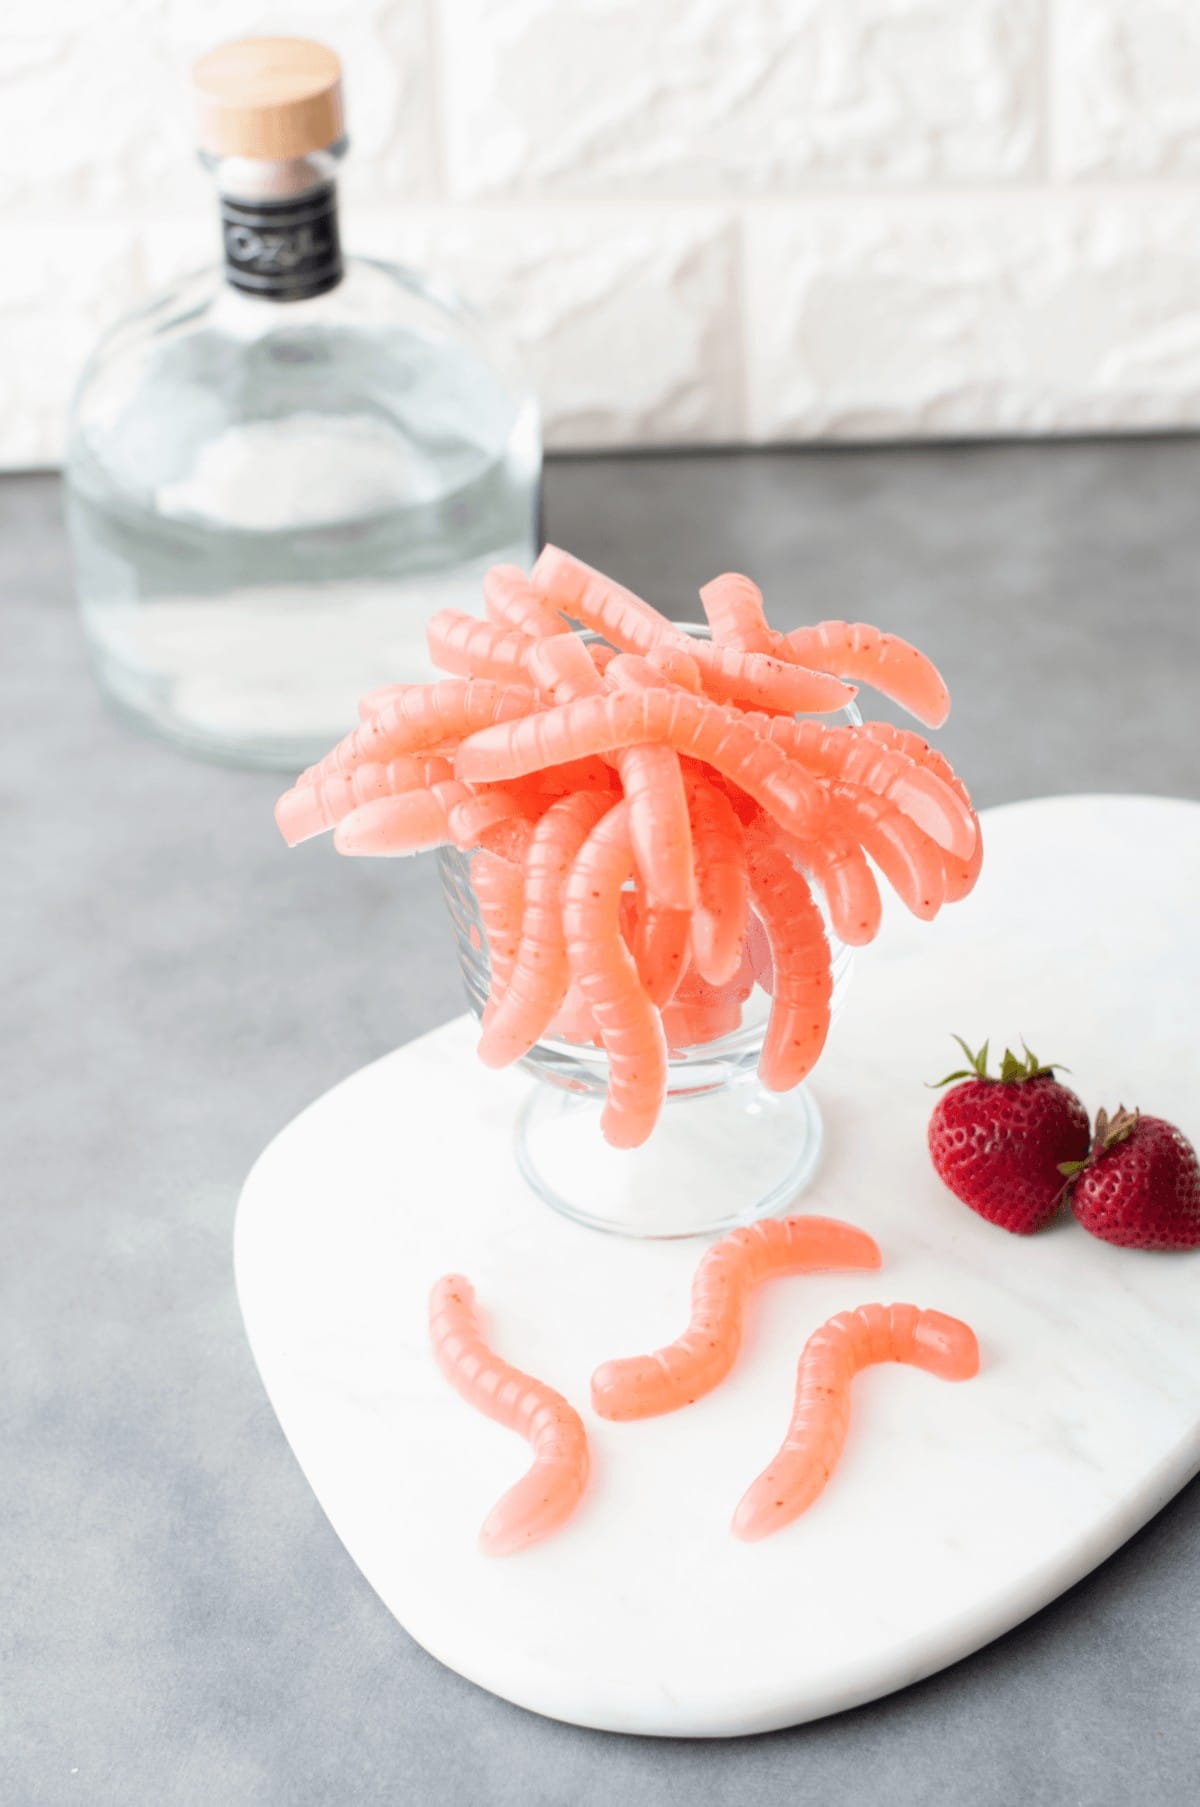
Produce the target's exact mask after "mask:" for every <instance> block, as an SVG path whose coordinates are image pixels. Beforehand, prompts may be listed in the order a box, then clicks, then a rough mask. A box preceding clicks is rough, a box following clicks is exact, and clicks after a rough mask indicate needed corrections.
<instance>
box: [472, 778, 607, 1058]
mask: <svg viewBox="0 0 1200 1807" xmlns="http://www.w3.org/2000/svg"><path fill="white" fill-rule="evenodd" d="M612 801H613V800H612V799H611V798H610V797H608V796H605V795H604V794H603V793H602V792H597V791H576V792H574V793H573V794H571V795H570V796H566V797H561V798H559V800H558V801H557V802H556V803H552V804H551V806H550V808H549V809H548V810H547V811H546V813H545V815H544V816H543V817H542V818H541V820H540V822H538V823H537V825H536V827H535V828H534V830H533V833H532V835H531V836H530V840H529V847H528V849H527V851H526V854H525V863H524V870H523V891H524V903H523V906H522V914H521V930H520V940H519V943H518V946H517V950H516V955H515V958H514V961H513V965H512V969H511V972H510V975H509V979H508V983H507V985H506V987H505V990H504V996H503V998H502V999H501V1000H500V1001H499V1003H498V1004H497V1007H496V1009H495V1011H494V1012H493V1013H492V1014H491V1015H490V1017H489V1019H488V1022H487V1023H486V1025H485V1027H484V1031H483V1034H482V1036H481V1038H480V1042H479V1058H480V1059H481V1060H482V1061H483V1062H484V1064H485V1065H486V1066H489V1067H504V1066H508V1065H510V1064H511V1062H513V1061H514V1060H520V1059H521V1057H522V1056H523V1055H525V1054H528V1052H529V1050H530V1049H531V1048H532V1047H533V1045H534V1043H535V1042H536V1041H539V1040H540V1039H541V1037H542V1036H543V1035H544V1034H545V1033H546V1031H547V1029H548V1028H549V1026H550V1024H551V1023H552V1022H553V1020H554V1017H555V1016H556V1014H557V1013H558V1011H559V1010H560V1009H561V1008H562V1005H563V1001H564V999H565V998H566V995H567V989H568V986H569V984H570V971H569V968H568V966H567V949H566V941H565V938H564V933H563V919H562V894H563V886H564V885H565V883H566V879H567V874H568V873H569V871H570V870H571V867H572V866H573V864H574V863H575V859H576V857H577V855H578V853H579V850H580V848H581V847H582V846H583V843H584V842H585V840H586V839H587V837H588V835H589V834H590V833H591V831H592V829H593V828H594V827H595V826H596V823H597V822H598V821H599V820H600V818H601V816H603V815H604V814H605V812H606V811H607V810H608V809H609V808H610V807H611V806H612Z"/></svg>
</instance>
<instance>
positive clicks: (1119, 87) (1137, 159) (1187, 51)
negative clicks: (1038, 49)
mask: <svg viewBox="0 0 1200 1807" xmlns="http://www.w3.org/2000/svg"><path fill="white" fill-rule="evenodd" d="M1053 70H1054V97H1053V98H1054V112H1055V134H1054V137H1055V150H1056V157H1055V162H1056V167H1058V168H1059V169H1061V170H1062V171H1063V172H1064V173H1066V174H1069V175H1074V176H1097V175H1099V176H1123V175H1163V176H1170V177H1174V176H1194V175H1196V174H1200V6H1197V4H1196V0H1133V4H1131V3H1130V0H1057V4H1056V13H1055V47H1054V59H1053Z"/></svg>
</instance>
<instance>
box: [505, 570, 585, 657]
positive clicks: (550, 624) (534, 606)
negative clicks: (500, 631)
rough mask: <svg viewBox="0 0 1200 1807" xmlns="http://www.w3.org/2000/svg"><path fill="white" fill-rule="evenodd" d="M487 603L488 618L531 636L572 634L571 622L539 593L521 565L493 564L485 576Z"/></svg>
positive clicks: (542, 637)
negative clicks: (564, 618) (565, 619)
mask: <svg viewBox="0 0 1200 1807" xmlns="http://www.w3.org/2000/svg"><path fill="white" fill-rule="evenodd" d="M483 606H484V608H485V609H486V610H487V614H488V619H489V620H490V621H493V622H495V623H496V624H497V625H498V626H500V627H507V628H513V629H515V630H516V632H517V633H519V634H528V635H529V636H530V638H531V639H534V640H544V639H545V638H546V637H547V635H550V634H569V633H570V632H571V629H570V625H569V624H568V623H567V622H565V621H564V620H563V618H562V616H561V615H560V614H559V613H558V611H557V609H555V608H554V607H552V606H550V605H548V604H547V603H546V601H545V600H544V598H543V597H541V596H539V595H538V593H537V591H536V590H535V589H534V587H533V585H532V584H531V583H530V581H529V579H528V578H527V577H526V575H525V573H524V571H522V570H521V568H520V566H519V565H492V566H491V568H490V569H489V570H487V571H485V572H484V576H483Z"/></svg>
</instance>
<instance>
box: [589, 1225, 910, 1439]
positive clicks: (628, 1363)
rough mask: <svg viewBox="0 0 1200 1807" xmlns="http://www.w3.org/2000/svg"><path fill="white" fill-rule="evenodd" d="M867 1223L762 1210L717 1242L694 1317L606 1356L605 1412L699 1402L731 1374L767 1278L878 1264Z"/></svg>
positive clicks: (620, 1416)
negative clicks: (643, 1345)
mask: <svg viewBox="0 0 1200 1807" xmlns="http://www.w3.org/2000/svg"><path fill="white" fill-rule="evenodd" d="M880 1262H881V1257H880V1253H879V1248H878V1245H877V1244H876V1243H875V1241H874V1240H873V1239H872V1238H871V1237H870V1236H868V1235H867V1233H866V1231H865V1230H858V1229H855V1227H854V1225H853V1224H847V1223H839V1222H838V1220H837V1219H836V1218H832V1217H803V1216H797V1217H783V1218H773V1217H764V1218H760V1220H759V1221H758V1222H757V1223H754V1224H750V1225H749V1226H748V1227H747V1228H745V1229H741V1230H734V1231H733V1232H732V1234H731V1235H729V1236H723V1237H722V1238H721V1240H720V1241H719V1242H716V1243H714V1244H713V1246H712V1248H710V1249H709V1250H708V1252H707V1254H705V1255H704V1257H703V1259H702V1260H701V1262H700V1265H699V1267H698V1268H697V1269H696V1275H695V1278H694V1279H693V1281H692V1314H691V1321H690V1323H689V1324H688V1327H687V1329H686V1330H685V1331H684V1333H683V1335H682V1336H681V1337H677V1338H676V1340H675V1341H674V1342H673V1343H668V1344H667V1345H666V1347H665V1348H662V1349H657V1350H655V1352H654V1354H653V1355H638V1356H633V1357H631V1358H629V1359H628V1360H624V1361H611V1362H605V1363H604V1364H603V1366H602V1367H599V1368H597V1369H596V1372H595V1373H594V1374H593V1376H592V1406H593V1408H594V1410H595V1411H596V1412H597V1413H598V1414H599V1416H600V1417H601V1418H610V1419H613V1420H616V1421H619V1422H625V1421H628V1420H630V1419H633V1418H653V1417H657V1416H658V1415H659V1414H660V1413H662V1412H675V1411H678V1410H679V1409H680V1407H681V1406H685V1405H691V1404H693V1402H694V1401H695V1400H697V1399H700V1398H702V1397H703V1396H704V1394H706V1393H711V1392H712V1390H713V1388H714V1387H716V1386H718V1385H719V1384H720V1383H721V1381H723V1380H724V1379H725V1377H726V1375H727V1374H728V1373H729V1372H730V1370H731V1369H732V1368H733V1365H734V1363H735V1362H736V1360H737V1357H738V1351H739V1350H740V1348H741V1342H742V1321H743V1318H744V1316H745V1310H746V1300H747V1297H748V1295H749V1294H750V1293H751V1292H752V1291H753V1290H754V1288H755V1287H757V1286H761V1285H762V1283H763V1282H764V1281H765V1280H775V1279H779V1278H781V1277H783V1276H784V1275H786V1274H811V1273H816V1272H818V1271H819V1270H821V1269H822V1268H839V1267H849V1268H877V1267H879V1265H880Z"/></svg>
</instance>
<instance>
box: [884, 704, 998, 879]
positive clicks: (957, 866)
mask: <svg viewBox="0 0 1200 1807" xmlns="http://www.w3.org/2000/svg"><path fill="white" fill-rule="evenodd" d="M862 731H863V733H864V734H865V735H867V736H868V737H869V738H870V739H871V740H876V741H878V742H879V744H880V745H881V746H884V747H891V748H893V749H894V751H895V752H897V753H903V754H904V756H905V757H906V758H908V759H911V760H912V762H913V764H914V765H920V766H925V767H926V768H927V769H928V770H929V771H931V772H934V773H936V775H937V776H938V777H939V778H940V779H941V780H942V782H943V783H944V784H948V785H949V786H950V789H951V790H952V791H953V792H954V794H955V796H957V797H959V798H961V800H962V802H963V803H964V804H965V805H966V807H967V809H968V810H970V813H971V820H972V822H973V823H974V824H975V847H974V850H973V852H972V853H971V854H969V855H968V857H967V858H966V859H960V858H958V857H957V856H956V855H954V854H952V853H945V854H943V860H942V863H943V866H944V868H945V875H946V902H947V903H957V902H958V901H959V899H960V898H963V897H966V896H967V895H968V893H969V892H970V891H972V890H974V888H975V881H976V879H977V878H978V877H979V874H980V870H981V869H982V866H983V833H982V830H981V829H980V826H979V817H978V816H977V815H976V814H975V811H974V808H973V807H972V804H971V795H970V792H969V791H968V790H967V787H966V785H965V784H964V783H963V781H962V779H961V778H960V777H959V775H958V773H957V772H956V771H955V769H954V767H953V766H952V765H951V764H950V761H949V760H948V759H947V758H946V757H945V755H944V754H943V753H939V752H938V750H937V748H936V747H931V746H930V744H929V742H928V741H927V740H924V739H923V738H922V737H921V735H919V734H914V733H913V731H912V729H911V728H895V727H893V726H892V724H891V722H864V723H863V728H862Z"/></svg>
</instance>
